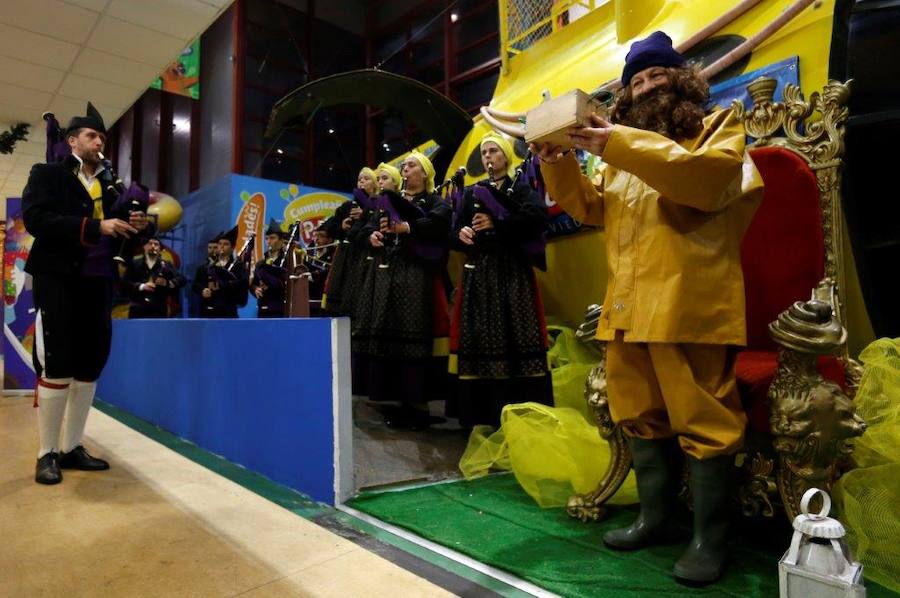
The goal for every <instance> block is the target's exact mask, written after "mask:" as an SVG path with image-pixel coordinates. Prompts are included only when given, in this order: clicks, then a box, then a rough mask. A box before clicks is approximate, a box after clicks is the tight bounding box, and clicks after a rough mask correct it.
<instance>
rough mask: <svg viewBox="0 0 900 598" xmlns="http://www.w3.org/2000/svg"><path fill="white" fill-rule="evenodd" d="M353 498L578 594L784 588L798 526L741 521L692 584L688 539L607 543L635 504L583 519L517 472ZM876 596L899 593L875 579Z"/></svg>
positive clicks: (381, 514) (744, 597) (747, 592)
mask: <svg viewBox="0 0 900 598" xmlns="http://www.w3.org/2000/svg"><path fill="white" fill-rule="evenodd" d="M349 506H351V507H353V508H355V509H358V510H360V511H363V512H365V513H368V514H370V515H372V516H374V517H377V518H378V519H381V520H382V521H385V522H387V523H390V524H393V525H396V526H400V527H403V528H406V529H408V530H410V531H412V532H415V533H416V534H418V535H419V536H422V537H423V538H426V539H428V540H431V541H433V542H436V543H438V544H441V545H443V546H446V547H448V548H451V549H453V550H456V551H457V552H460V553H463V554H465V555H468V556H470V557H472V558H475V559H477V560H479V561H481V562H484V563H487V564H489V565H491V566H494V567H496V568H498V569H503V570H505V571H508V572H510V573H512V574H514V575H516V576H518V577H520V578H522V579H526V580H528V581H530V582H531V583H533V584H535V585H538V586H540V587H542V588H545V589H547V590H549V591H551V592H554V593H556V594H560V595H562V596H571V597H585V598H586V597H596V596H616V597H621V598H627V597H629V596H659V597H664V596H684V595H686V594H687V595H692V596H694V595H696V596H734V597H740V598H749V597H766V598H769V597H772V596H777V595H778V566H777V565H778V560H779V559H780V558H781V556H782V555H783V554H784V551H785V550H786V548H787V546H788V544H789V542H790V539H791V534H792V532H793V530H792V528H791V527H790V526H789V525H788V523H787V522H786V521H785V520H784V519H783V518H781V519H777V518H776V519H774V520H773V521H760V520H758V519H757V520H746V521H744V522H741V523H739V524H738V525H736V526H735V529H734V550H733V551H732V556H731V559H730V561H729V564H728V568H727V569H726V572H725V575H724V577H723V578H722V579H721V580H720V581H719V582H718V583H716V584H714V585H712V586H707V587H706V588H700V589H698V588H685V587H684V586H681V585H679V584H677V583H676V582H675V581H674V579H673V578H672V576H671V569H672V565H673V564H674V563H675V561H676V560H677V559H678V557H679V556H680V554H681V551H682V550H683V549H684V545H683V544H679V545H671V546H659V547H653V548H649V549H646V550H639V551H634V552H615V551H611V550H609V549H607V548H605V547H604V546H603V543H602V541H601V537H602V536H603V533H604V532H605V531H606V530H609V529H611V528H614V527H621V526H623V525H627V524H628V523H630V522H631V520H632V519H633V518H634V516H635V514H636V509H635V508H634V507H615V506H611V507H609V511H608V514H607V516H606V517H605V518H604V519H603V521H601V522H599V523H581V522H579V521H576V520H574V519H572V518H570V517H569V516H568V515H566V513H565V510H564V509H541V508H540V507H538V506H537V504H535V502H534V501H533V500H532V499H531V498H530V497H529V496H528V495H527V494H525V492H524V491H522V489H521V488H520V487H519V485H518V483H517V482H516V479H515V477H513V476H512V475H508V474H506V475H491V476H487V477H483V478H479V479H476V480H472V481H460V482H453V483H443V484H437V485H433V486H426V487H419V488H413V489H409V490H402V491H388V492H379V493H374V492H373V493H367V494H363V495H360V496H359V497H357V498H355V499H353V500H352V501H350V503H349ZM866 587H867V590H868V596H869V597H870V598H882V597H888V596H897V594H895V593H893V592H891V591H890V590H887V589H885V588H883V587H881V586H878V585H876V584H874V583H873V582H868V583H867V584H866Z"/></svg>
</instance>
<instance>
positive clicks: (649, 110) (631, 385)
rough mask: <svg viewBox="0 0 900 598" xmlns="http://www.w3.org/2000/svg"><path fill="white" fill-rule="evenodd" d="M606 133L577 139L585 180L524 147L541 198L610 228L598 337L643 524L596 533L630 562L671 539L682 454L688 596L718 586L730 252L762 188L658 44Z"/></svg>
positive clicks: (734, 437) (644, 51) (727, 127)
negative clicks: (541, 184) (541, 183)
mask: <svg viewBox="0 0 900 598" xmlns="http://www.w3.org/2000/svg"><path fill="white" fill-rule="evenodd" d="M622 85H623V90H622V91H621V92H620V93H619V96H618V98H617V101H616V105H615V106H614V108H613V111H612V113H611V115H610V120H609V121H607V120H606V119H604V118H602V117H600V116H598V115H593V116H592V118H593V125H594V126H592V127H586V128H582V129H574V130H572V131H571V139H572V142H573V145H574V147H576V148H579V149H582V150H585V151H587V152H590V153H592V154H595V155H597V156H602V159H603V164H602V166H601V167H600V168H599V169H598V170H597V171H596V172H595V173H594V176H593V178H592V179H589V178H588V177H585V176H584V175H582V173H581V171H580V168H579V164H578V162H577V160H576V159H575V157H574V155H573V154H572V152H571V151H569V152H565V153H560V149H561V148H560V147H555V148H550V147H546V146H544V147H540V148H536V147H535V148H533V150H535V151H536V152H537V153H538V155H539V156H540V157H541V159H542V161H543V163H542V165H541V169H542V173H543V176H544V180H545V183H546V186H547V190H548V192H549V193H550V195H551V197H553V199H554V200H555V201H556V202H558V203H559V204H560V205H561V206H562V207H563V209H565V210H566V211H567V212H568V213H569V214H571V215H572V216H573V217H574V218H576V219H578V220H581V221H582V222H585V223H587V224H595V225H602V226H604V227H605V229H606V248H607V259H608V260H609V284H608V287H607V290H606V298H605V300H604V305H603V312H602V316H601V319H600V324H599V328H598V331H597V338H599V339H602V340H605V341H608V345H607V364H606V365H607V384H608V387H607V388H608V392H609V406H610V412H611V414H612V417H613V419H614V420H615V421H616V422H617V423H619V424H620V425H621V426H622V428H623V430H624V431H625V433H626V435H627V436H628V437H629V439H630V446H631V449H632V455H633V457H634V469H635V473H636V476H637V485H638V494H639V497H640V501H641V512H640V515H639V516H638V518H637V520H636V521H635V522H634V523H633V524H632V525H630V526H629V527H627V528H624V529H618V530H613V531H611V532H609V533H607V534H606V536H605V537H604V542H605V543H606V544H607V545H608V546H609V547H611V548H614V549H618V550H631V549H637V548H643V547H645V546H649V545H652V544H656V543H661V542H665V541H671V540H673V539H674V537H673V534H672V526H671V514H672V510H673V506H674V504H675V496H676V493H677V490H678V485H679V477H680V476H679V468H678V459H677V457H678V451H677V450H675V446H676V442H677V446H680V448H681V450H682V451H684V453H685V454H686V455H687V460H688V462H689V464H690V472H691V489H692V495H693V500H694V535H693V539H692V541H691V543H690V545H689V546H688V548H687V550H686V552H685V553H684V554H683V555H682V557H681V558H680V559H679V560H678V562H677V563H676V564H675V568H674V570H673V573H674V575H675V577H676V578H677V579H678V580H680V581H682V582H685V583H692V584H703V583H710V582H712V581H715V580H716V579H718V578H719V576H720V574H721V570H722V565H723V563H724V560H725V556H726V554H727V551H726V533H727V527H728V519H729V518H728V498H729V484H728V483H727V481H728V479H729V477H730V476H731V471H732V466H733V455H734V453H735V452H736V451H737V450H738V449H739V448H740V447H741V444H742V442H743V438H744V428H745V426H746V421H747V420H746V416H745V414H744V411H743V409H742V407H741V403H740V400H739V397H738V392H737V384H736V381H735V373H734V364H735V355H736V352H737V351H736V348H737V347H740V346H742V345H744V344H745V343H746V326H745V321H744V281H743V274H742V272H741V259H740V245H741V238H742V237H743V235H744V231H745V230H746V229H747V227H748V225H749V224H750V221H751V219H752V217H753V214H754V212H755V210H756V207H757V205H758V204H759V202H760V200H761V199H762V190H763V185H762V180H761V178H760V176H759V173H758V171H757V170H756V168H755V167H754V165H753V162H752V161H751V160H750V158H749V156H748V155H745V152H744V145H745V132H744V127H743V125H742V124H741V122H740V121H739V120H738V119H737V118H736V117H735V116H734V115H733V114H732V113H731V111H730V110H718V111H715V112H713V113H711V114H706V112H705V110H704V105H705V104H706V102H707V100H708V96H709V87H708V85H707V83H706V82H705V81H704V80H703V79H702V78H701V77H699V75H698V72H697V70H696V69H694V68H691V67H687V66H685V61H684V58H683V57H682V56H681V55H680V54H678V53H677V52H676V51H675V50H674V49H673V48H672V40H671V39H670V38H669V37H668V36H667V35H666V34H665V33H662V32H659V31H658V32H656V33H654V34H652V35H651V36H650V37H648V38H647V39H644V40H641V41H638V42H636V43H634V44H633V45H632V46H631V50H630V51H629V53H628V55H627V57H626V59H625V69H624V72H623V74H622Z"/></svg>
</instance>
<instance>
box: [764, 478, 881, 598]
mask: <svg viewBox="0 0 900 598" xmlns="http://www.w3.org/2000/svg"><path fill="white" fill-rule="evenodd" d="M816 494H821V495H822V510H821V511H819V512H818V513H812V514H811V513H810V512H809V503H810V501H811V500H812V498H813V497H814V496H815V495H816ZM830 510H831V497H830V496H828V493H827V492H825V491H824V490H819V489H818V488H810V489H809V490H807V491H806V492H805V493H804V494H803V499H802V500H801V501H800V511H801V514H800V515H797V516H796V517H795V518H794V537H793V538H792V539H791V546H790V548H788V550H787V552H786V553H784V556H783V557H782V558H781V561H780V562H779V563H778V582H779V586H780V588H781V598H808V597H810V596H815V597H816V598H864V597H865V595H866V588H865V587H863V583H862V571H863V567H862V565H861V564H860V563H857V562H854V561H852V560H850V551H849V550H848V548H847V543H846V541H845V540H844V534H845V532H844V526H843V525H841V522H840V521H838V520H837V519H832V518H831V517H828V512H829V511H830Z"/></svg>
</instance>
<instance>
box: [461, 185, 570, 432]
mask: <svg viewBox="0 0 900 598" xmlns="http://www.w3.org/2000/svg"><path fill="white" fill-rule="evenodd" d="M497 187H498V188H495V187H494V186H492V185H490V184H489V183H488V182H487V181H482V182H479V183H477V184H476V185H473V186H472V187H469V188H467V189H466V192H465V194H464V195H463V198H462V201H461V203H460V205H459V206H457V209H456V211H455V213H454V222H453V236H452V239H453V246H454V248H455V249H458V250H460V251H463V252H464V253H465V254H466V263H465V267H464V268H463V271H462V278H461V279H460V282H459V285H458V286H457V289H456V296H455V301H454V306H453V316H452V324H451V334H450V371H451V373H453V374H456V376H457V377H458V384H457V386H456V388H457V412H458V416H459V420H460V424H461V425H462V426H463V427H470V426H474V425H477V424H488V425H493V426H498V425H499V423H500V412H501V410H502V409H503V407H504V406H505V405H508V404H510V403H523V402H526V401H535V402H538V403H543V404H547V405H551V404H552V401H553V389H552V385H551V382H550V375H549V370H548V367H547V346H548V343H547V327H546V322H545V320H544V308H543V304H542V302H541V295H540V292H539V291H538V286H537V281H536V279H535V275H534V269H533V268H534V267H538V268H540V269H541V270H543V269H546V259H545V256H544V230H545V227H546V222H547V216H546V211H545V209H544V207H543V206H542V205H541V204H540V201H539V198H538V196H537V194H536V193H534V191H533V190H532V189H531V187H529V186H528V185H527V184H525V183H519V184H516V185H515V187H514V188H513V189H512V192H510V188H511V187H512V181H511V180H510V179H509V178H508V177H507V178H505V179H504V180H503V181H502V182H499V183H497ZM478 212H485V213H487V214H489V215H490V216H491V219H492V221H493V223H494V228H493V229H492V230H487V231H481V232H478V233H477V235H476V238H475V245H465V244H463V243H462V242H460V241H459V240H458V234H459V230H460V229H461V228H462V227H464V226H471V223H472V219H473V218H474V217H475V215H476V214H477V213H478Z"/></svg>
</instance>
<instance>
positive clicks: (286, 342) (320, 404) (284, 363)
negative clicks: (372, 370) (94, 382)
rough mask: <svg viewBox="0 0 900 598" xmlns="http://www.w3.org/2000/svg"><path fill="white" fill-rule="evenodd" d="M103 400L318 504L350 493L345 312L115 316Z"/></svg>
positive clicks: (347, 327)
mask: <svg viewBox="0 0 900 598" xmlns="http://www.w3.org/2000/svg"><path fill="white" fill-rule="evenodd" d="M97 396H98V398H100V399H101V400H103V401H106V402H108V403H111V404H113V405H115V406H116V407H119V408H120V409H123V410H125V411H128V412H130V413H132V414H134V415H136V416H138V417H140V418H141V419H144V420H146V421H148V422H151V423H153V424H156V425H158V426H159V427H160V428H162V429H164V430H167V431H169V432H172V433H174V434H177V435H178V436H180V437H182V438H184V439H186V440H189V441H191V442H194V443H196V444H197V445H198V446H200V447H201V448H204V449H206V450H208V451H211V452H213V453H216V454H218V455H221V456H222V457H224V458H226V459H228V460H229V461H232V462H234V463H237V464H239V465H242V466H244V467H246V468H247V469H250V470H253V471H256V472H258V473H261V474H263V475H265V476H267V477H269V478H271V479H272V480H275V481H276V482H279V483H282V484H285V485H286V486H289V487H291V488H294V489H296V490H298V491H300V492H303V493H304V494H307V495H309V496H311V497H312V498H314V499H315V500H318V501H321V502H324V503H328V504H340V503H342V502H343V501H344V500H345V499H347V498H349V497H350V495H351V492H352V491H353V470H352V454H353V450H352V448H353V447H352V434H353V431H352V414H351V397H350V322H349V320H347V319H345V318H309V319H303V318H296V319H279V320H257V319H238V320H196V319H172V320H115V321H114V324H113V341H112V352H111V355H110V359H109V363H108V364H107V366H106V369H105V370H104V371H103V375H102V376H101V377H100V381H99V386H98V390H97Z"/></svg>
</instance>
